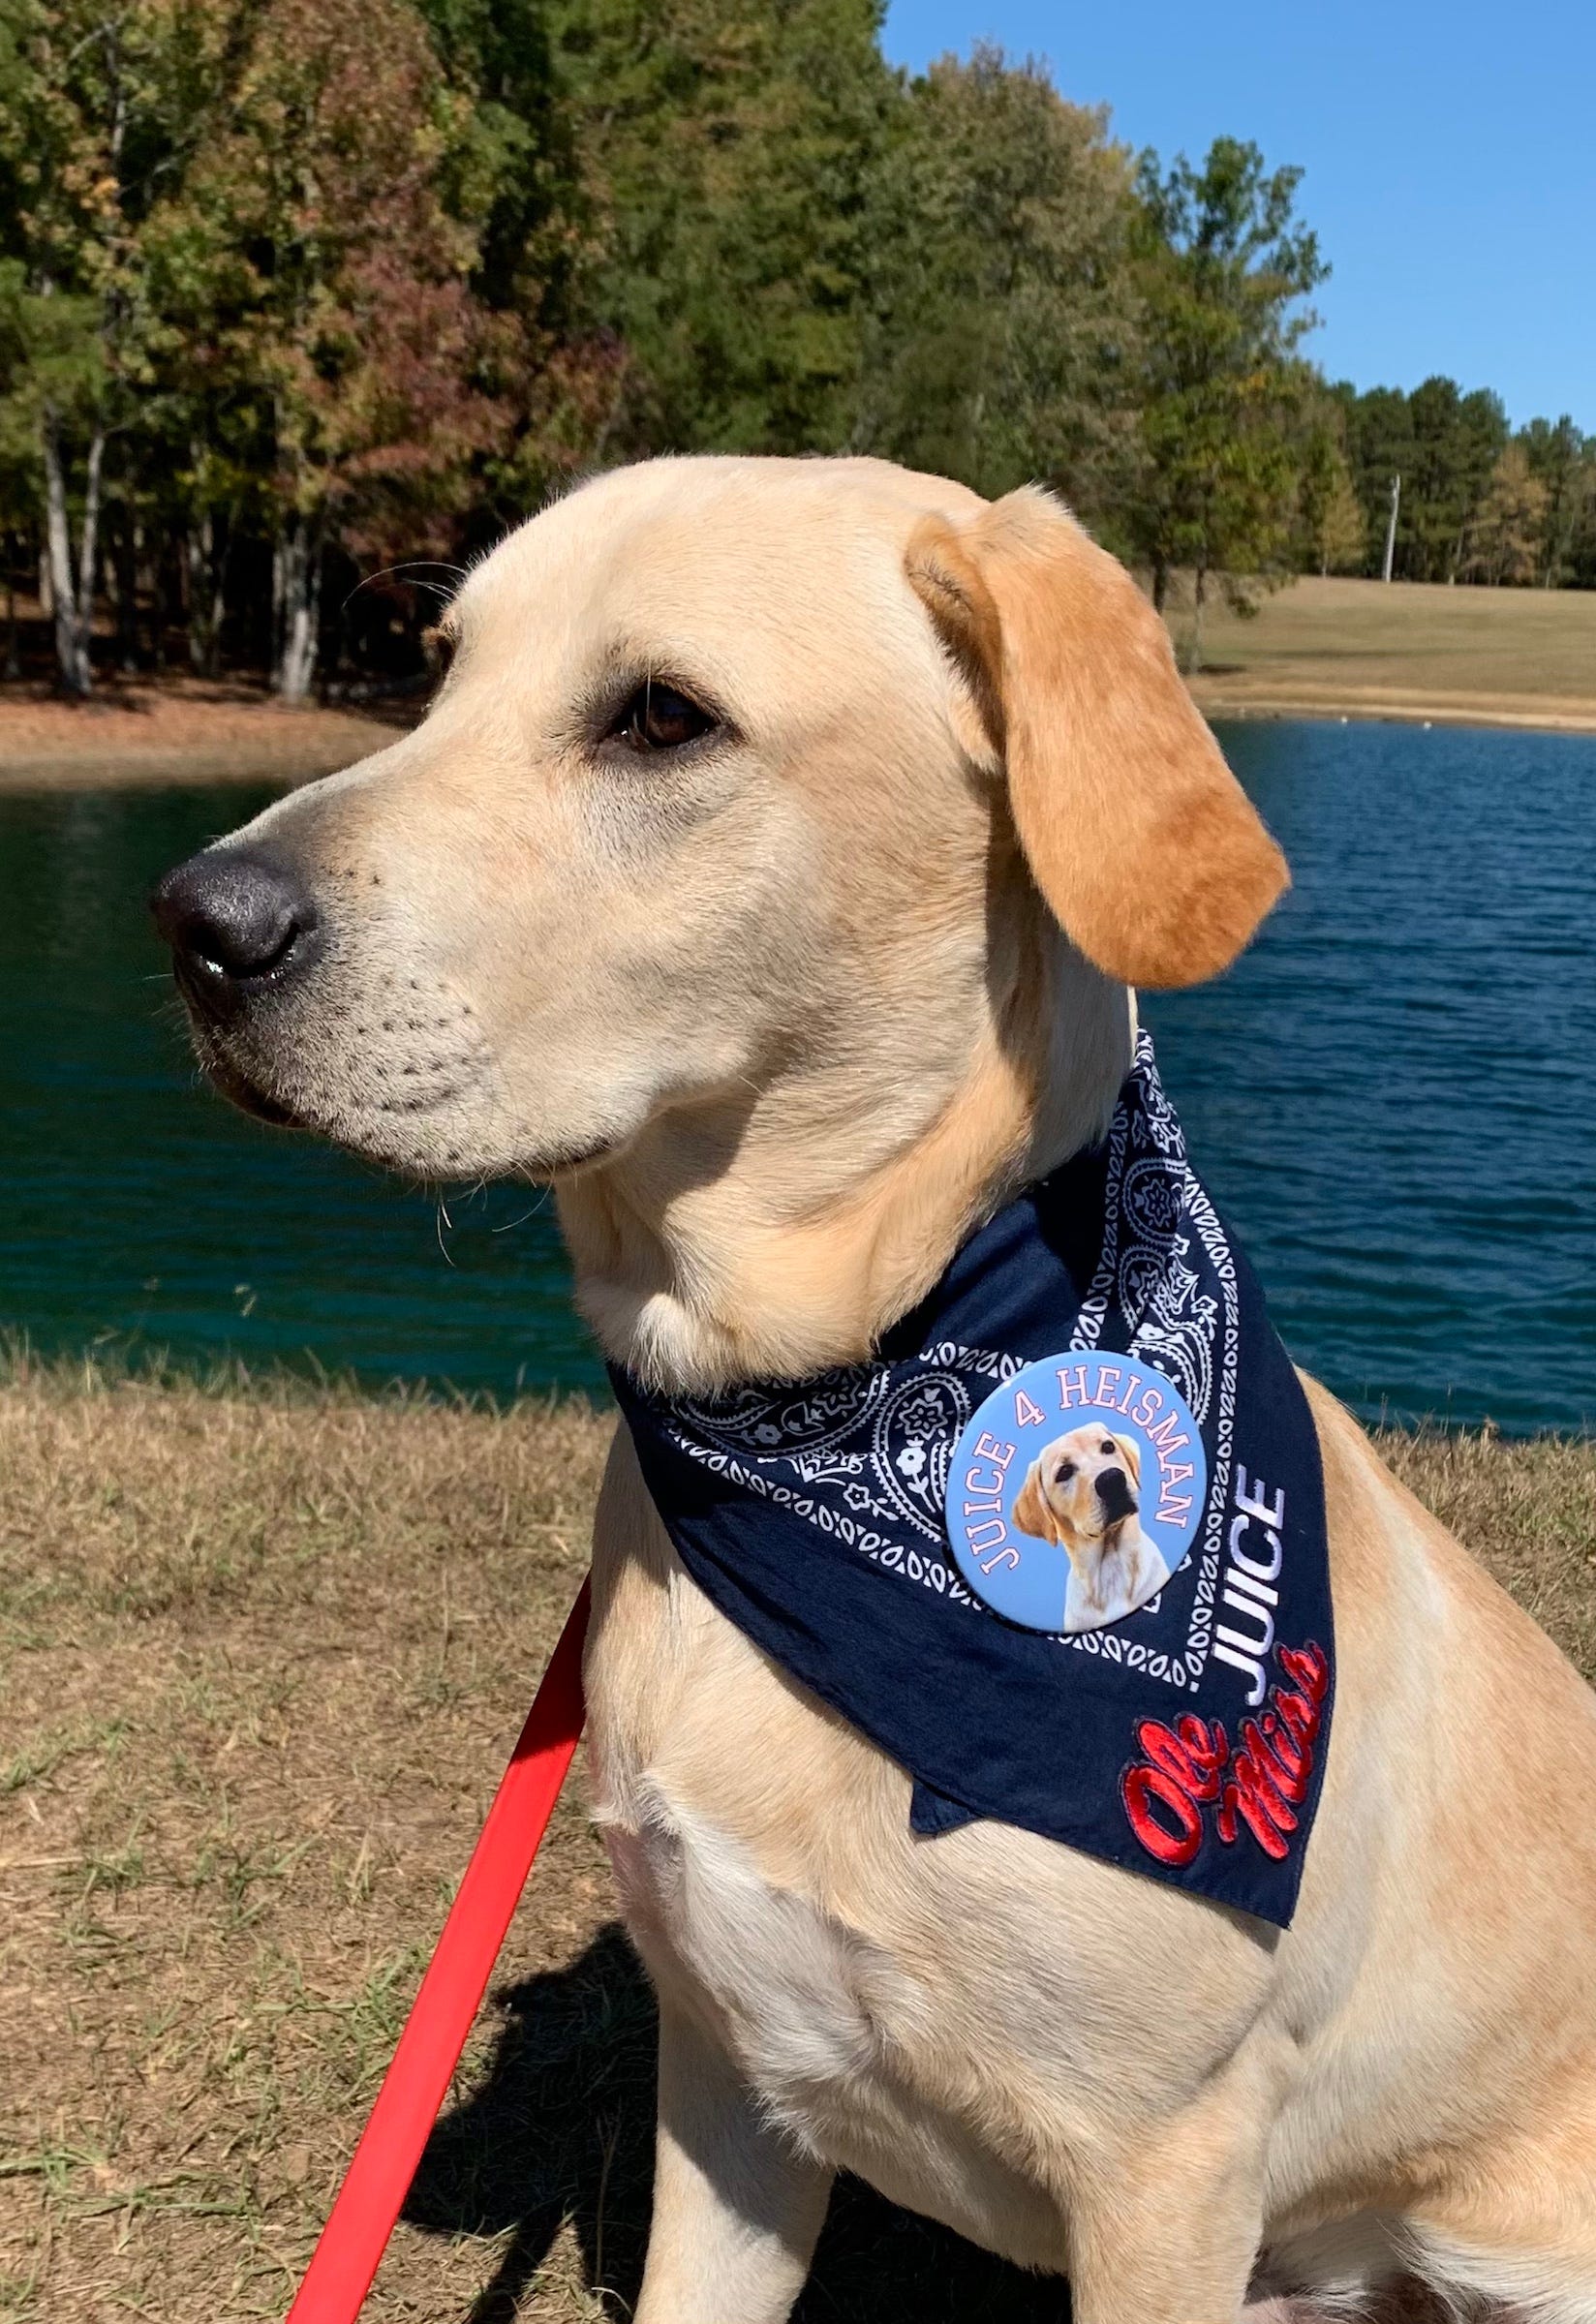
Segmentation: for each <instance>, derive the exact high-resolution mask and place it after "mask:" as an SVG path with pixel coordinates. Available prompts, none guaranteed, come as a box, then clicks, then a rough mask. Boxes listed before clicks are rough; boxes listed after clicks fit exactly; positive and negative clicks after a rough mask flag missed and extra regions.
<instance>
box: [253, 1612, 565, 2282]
mask: <svg viewBox="0 0 1596 2324" xmlns="http://www.w3.org/2000/svg"><path fill="white" fill-rule="evenodd" d="M589 1586H590V1585H589V1584H588V1583H587V1582H586V1581H584V1582H583V1584H582V1587H581V1591H580V1594H579V1595H578V1597H577V1600H576V1604H575V1605H573V1606H572V1607H571V1609H570V1612H569V1614H568V1616H567V1618H566V1627H565V1629H564V1630H563V1631H562V1632H561V1634H560V1643H559V1645H558V1646H556V1648H555V1649H554V1655H553V1659H552V1660H551V1662H550V1663H549V1667H548V1668H547V1669H546V1670H545V1671H544V1673H543V1681H542V1684H541V1686H540V1687H539V1688H538V1690H537V1696H536V1697H534V1700H533V1705H532V1708H531V1710H530V1711H529V1712H528V1713H527V1723H526V1725H525V1727H524V1728H522V1729H521V1739H520V1741H519V1742H518V1743H517V1744H516V1746H515V1749H514V1751H513V1752H512V1753H511V1755H510V1762H509V1765H508V1766H507V1767H506V1770H505V1777H504V1781H503V1783H501V1785H500V1786H499V1789H498V1790H497V1792H495V1794H494V1800H493V1805H492V1807H491V1808H489V1810H488V1813H487V1821H486V1822H485V1823H484V1824H483V1826H482V1831H481V1837H480V1838H479V1839H478V1841H477V1843H476V1848H475V1849H474V1850H473V1851H472V1858H471V1862H470V1863H469V1864H468V1865H467V1866H466V1877H465V1879H464V1880H463V1881H461V1882H460V1892H459V1894H458V1895H457V1896H456V1898H455V1900H454V1902H453V1904H452V1905H451V1906H450V1907H449V1912H448V1918H447V1919H446V1920H445V1923H444V1933H443V1935H442V1936H441V1937H440V1938H439V1940H438V1949H437V1951H436V1952H435V1953H434V1954H433V1956H432V1960H431V1962H430V1963H429V1965H428V1968H427V1973H426V1975H425V1976H424V1977H423V1978H422V1979H421V1986H420V1991H419V1992H418V1993H417V1994H416V1996H415V2000H414V2004H413V2006H412V2008H411V2013H410V2016H409V2018H408V2019H407V2020H406V2024H405V2030H404V2032H403V2033H401V2034H400V2036H399V2046H398V2048H397V2049H396V2050H395V2051H394V2053H393V2063H392V2064H390V2066H389V2067H388V2070H387V2073H386V2074H385V2075H384V2080H383V2087H382V2089H381V2090H380V2091H379V2092H378V2094H377V2103H376V2105H375V2106H374V2107H373V2108H372V2110H371V2119H370V2121H369V2122H368V2123H367V2125H366V2127H365V2130H364V2132H363V2133H362V2136H361V2139H360V2144H359V2145H358V2146H357V2147H356V2148H355V2150H354V2159H353V2161H352V2162H351V2164H350V2167H349V2170H348V2172H347V2174H346V2176H345V2179H344V2184H343V2186H341V2187H340V2188H339V2190H338V2200H337V2201H336V2202H335V2203H334V2205H333V2207H332V2212H331V2216H330V2217H329V2218H328V2220H327V2223H326V2225H325V2226H324V2227H323V2228H322V2240H321V2242H320V2243H319V2244H318V2245H317V2247H316V2249H315V2251H314V2253H313V2254H312V2256H311V2263H310V2266H309V2267H308V2268H307V2269H306V2271H305V2280H304V2282H303V2283H302V2284H301V2285H300V2286H299V2296H298V2298H297V2299H296V2300H295V2301H294V2303H293V2306H292V2308H291V2309H289V2314H288V2324H354V2318H355V2317H356V2316H357V2315H358V2314H359V2312H360V2306H361V2303H362V2302H363V2301H364V2299H365V2296H366V2294H367V2293H368V2292H369V2291H370V2289H371V2280H372V2278H373V2277H374V2276H375V2275H376V2273H377V2263H378V2261H379V2260H380V2259H381V2258H382V2256H383V2253H384V2250H385V2249H386V2248H387V2241H388V2237H389V2236H390V2235H391V2234H392V2233H393V2226H394V2221H395V2220H396V2219H397V2218H398V2217H399V2211H400V2206H401V2205H402V2204H403V2202H404V2200H405V2196H406V2194H407V2193H408V2192H409V2190H410V2183H411V2181H412V2179H414V2176H415V2166H416V2164H417V2163H418V2162H419V2161H420V2159H421V2150H422V2148H423V2147H424V2146H425V2145H426V2143H427V2136H428V2133H429V2132H430V2130H431V2129H432V2125H433V2124H434V2123H435V2122H436V2120H437V2119H438V2109H439V2107H440V2106H441V2105H442V2104H443V2102H444V2094H445V2091H446V2090H447V2089H448V2086H449V2077H450V2075H451V2074H452V2073H453V2072H454V2069H455V2067H456V2066H457V2065H458V2064H459V2063H460V2053H461V2051H462V2050H463V2049H464V2048H465V2046H466V2035H467V2034H468V2033H470V2032H471V2022H472V2019H473V2018H474V2017H475V2016H476V2011H477V2008H478V2007H479V2005H480V2003H481V2000H482V1995H483V1993H484V1992H485V1991H486V1989H487V1982H488V1979H489V1977H490V1976H491V1975H492V1974H493V1965H494V1963H495V1961H497V1960H498V1958H499V1948H500V1946H501V1945H502V1944H503V1943H504V1942H505V1932H506V1930H507V1929H508V1927H509V1924H510V1918H511V1915H512V1914H513V1913H514V1911H515V1908H516V1905H517V1904H518V1903H519V1901H520V1896H521V1891H522V1889H523V1888H524V1887H525V1886H526V1882H527V1875H528V1873H529V1872H530V1871H531V1870H532V1862H533V1858H534V1857H535V1856H536V1855H537V1850H538V1848H539V1847H540V1845H541V1843H542V1838H543V1834H544V1832H545V1831H546V1830H547V1828H548V1819H549V1818H550V1817H551V1816H552V1815H553V1813H554V1803H555V1801H556V1800H557V1799H558V1798H559V1796H560V1787H561V1785H562V1784H563V1783H564V1782H565V1780H566V1772H567V1770H568V1767H569V1765H570V1762H571V1759H572V1757H573V1756H574V1754H575V1750H576V1746H577V1744H578V1742H579V1741H580V1740H581V1734H582V1721H583V1717H584V1705H583V1701H582V1641H583V1638H584V1637H585V1636H586V1634H587V1627H588V1602H589Z"/></svg>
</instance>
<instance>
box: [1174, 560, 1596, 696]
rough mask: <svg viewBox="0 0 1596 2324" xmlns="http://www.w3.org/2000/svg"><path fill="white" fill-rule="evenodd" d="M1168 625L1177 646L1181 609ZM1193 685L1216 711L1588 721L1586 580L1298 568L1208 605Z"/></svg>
mask: <svg viewBox="0 0 1596 2324" xmlns="http://www.w3.org/2000/svg"><path fill="white" fill-rule="evenodd" d="M1170 627H1171V628H1172V629H1173V631H1174V633H1175V637H1176V640H1177V642H1178V643H1179V644H1181V645H1182V647H1183V645H1184V644H1185V641H1186V639H1187V636H1188V634H1189V630H1190V616H1189V613H1187V612H1186V611H1184V610H1182V609H1180V608H1177V609H1176V610H1175V611H1174V612H1173V613H1172V615H1171V618H1170ZM1205 660H1206V663H1207V668H1206V671H1205V673H1204V674H1203V675H1202V676H1201V677H1200V678H1199V679H1198V680H1197V681H1196V688H1195V690H1196V692H1197V697H1198V699H1199V701H1200V702H1201V703H1202V706H1203V708H1204V709H1205V710H1206V711H1208V712H1209V713H1210V715H1211V716H1217V715H1220V714H1222V713H1224V712H1226V711H1238V710H1242V711H1245V710H1253V711H1270V712H1275V713H1279V712H1284V711H1298V712H1316V713H1318V714H1320V715H1339V714H1341V713H1347V714H1349V715H1362V716H1380V715H1386V716H1394V717H1395V716H1402V717H1410V718H1427V719H1458V720H1461V721H1464V722H1473V721H1479V722H1481V723H1491V724H1503V725H1518V724H1522V725H1526V726H1569V727H1573V728H1577V729H1582V730H1585V731H1592V730H1596V593H1593V592H1590V591H1583V590H1544V589H1447V588H1445V587H1442V586H1440V585H1439V584H1436V585H1433V586H1431V585H1429V584H1427V583H1422V582H1397V583H1394V584H1393V585H1392V587H1390V588H1389V589H1388V588H1386V587H1385V586H1384V585H1383V584H1382V583H1380V582H1378V581H1340V580H1325V581H1321V580H1318V579H1308V580H1303V581H1296V582H1293V583H1292V584H1291V585H1290V587H1289V588H1286V589H1282V590H1280V591H1278V592H1277V593H1276V594H1275V595H1274V596H1270V597H1266V598H1265V599H1264V601H1263V604H1262V606H1261V608H1260V610H1259V611H1258V613H1257V614H1256V615H1255V616H1254V617H1253V618H1252V619H1250V620H1244V619H1242V618H1241V617H1239V616H1237V615H1235V614H1232V613H1227V612H1225V611H1224V610H1223V609H1222V608H1221V609H1219V610H1217V611H1215V612H1214V613H1212V615H1211V616H1210V618H1209V620H1208V622H1207V624H1206V626H1205Z"/></svg>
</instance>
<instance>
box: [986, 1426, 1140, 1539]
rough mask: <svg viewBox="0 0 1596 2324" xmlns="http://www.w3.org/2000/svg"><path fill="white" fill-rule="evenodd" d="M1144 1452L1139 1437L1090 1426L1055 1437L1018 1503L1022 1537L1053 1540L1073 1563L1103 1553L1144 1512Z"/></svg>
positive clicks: (1029, 1474) (1037, 1460)
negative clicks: (1138, 1441) (1142, 1485)
mask: <svg viewBox="0 0 1596 2324" xmlns="http://www.w3.org/2000/svg"><path fill="white" fill-rule="evenodd" d="M1141 1483H1142V1454H1141V1448H1140V1447H1139V1446H1138V1445H1137V1444H1136V1442H1135V1440H1134V1438H1132V1437H1128V1436H1116V1435H1115V1434H1114V1433H1113V1432H1112V1430H1110V1429H1107V1428H1100V1427H1097V1426H1095V1425H1093V1424H1092V1423H1090V1422H1089V1423H1088V1424H1087V1425H1085V1426H1084V1427H1080V1428H1072V1429H1071V1430H1070V1432H1069V1434H1068V1435H1067V1436H1059V1437H1055V1439H1054V1441H1053V1443H1052V1444H1051V1445H1046V1446H1044V1447H1043V1449H1042V1451H1041V1452H1039V1453H1038V1454H1037V1455H1036V1458H1035V1459H1034V1460H1033V1461H1032V1462H1031V1464H1030V1467H1029V1469H1028V1471H1027V1474H1026V1481H1025V1483H1024V1484H1023V1485H1022V1486H1021V1488H1020V1492H1019V1496H1018V1498H1017V1499H1016V1501H1015V1504H1014V1522H1015V1524H1016V1525H1018V1526H1019V1528H1020V1530H1021V1532H1022V1533H1029V1534H1034V1535H1035V1536H1036V1538H1037V1540H1038V1541H1043V1542H1054V1543H1057V1544H1058V1545H1059V1547H1060V1548H1061V1549H1064V1550H1065V1551H1067V1553H1068V1555H1069V1558H1070V1561H1071V1563H1072V1564H1073V1563H1077V1562H1086V1561H1090V1560H1091V1559H1092V1558H1094V1557H1096V1556H1097V1555H1100V1554H1101V1552H1102V1551H1103V1550H1105V1549H1107V1548H1110V1547H1112V1546H1113V1544H1115V1543H1116V1542H1117V1541H1118V1539H1119V1537H1120V1529H1121V1528H1122V1527H1123V1526H1125V1525H1127V1524H1134V1523H1135V1521H1136V1519H1137V1516H1138V1514H1139V1513H1140V1510H1141V1498H1140V1494H1141Z"/></svg>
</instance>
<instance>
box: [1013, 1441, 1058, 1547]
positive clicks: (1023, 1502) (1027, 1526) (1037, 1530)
mask: <svg viewBox="0 0 1596 2324" xmlns="http://www.w3.org/2000/svg"><path fill="white" fill-rule="evenodd" d="M1014 1522H1015V1523H1016V1525H1018V1526H1019V1528H1020V1531H1021V1532H1022V1533H1030V1534H1034V1535H1035V1537H1036V1539H1037V1540H1038V1541H1039V1542H1057V1540H1058V1539H1059V1534H1058V1530H1057V1528H1056V1527H1055V1525H1054V1522H1053V1512H1052V1510H1051V1509H1050V1508H1049V1507H1048V1504H1047V1496H1046V1494H1045V1493H1044V1492H1043V1491H1042V1464H1041V1462H1040V1461H1039V1460H1033V1461H1032V1462H1031V1464H1030V1468H1029V1470H1028V1473H1027V1477H1026V1481H1025V1483H1024V1484H1023V1485H1022V1486H1021V1487H1020V1493H1019V1498H1018V1499H1017V1500H1016V1502H1015V1504H1014Z"/></svg>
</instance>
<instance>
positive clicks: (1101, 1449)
mask: <svg viewBox="0 0 1596 2324" xmlns="http://www.w3.org/2000/svg"><path fill="white" fill-rule="evenodd" d="M1097 1450H1098V1452H1113V1451H1114V1445H1113V1442H1112V1440H1111V1441H1110V1442H1109V1443H1108V1444H1106V1445H1099V1446H1098V1448H1097Z"/></svg>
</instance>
